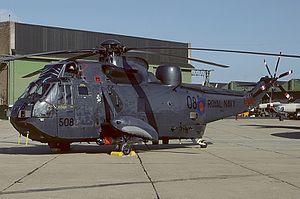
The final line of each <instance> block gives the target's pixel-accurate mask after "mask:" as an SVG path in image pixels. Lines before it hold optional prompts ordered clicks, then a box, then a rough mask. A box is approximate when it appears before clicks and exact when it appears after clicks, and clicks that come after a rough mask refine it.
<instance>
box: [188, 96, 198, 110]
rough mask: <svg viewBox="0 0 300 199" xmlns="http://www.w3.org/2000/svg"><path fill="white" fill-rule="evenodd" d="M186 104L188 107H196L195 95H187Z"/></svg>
mask: <svg viewBox="0 0 300 199" xmlns="http://www.w3.org/2000/svg"><path fill="white" fill-rule="evenodd" d="M186 105H187V107H188V108H189V109H197V99H196V98H195V97H191V96H187V97H186Z"/></svg>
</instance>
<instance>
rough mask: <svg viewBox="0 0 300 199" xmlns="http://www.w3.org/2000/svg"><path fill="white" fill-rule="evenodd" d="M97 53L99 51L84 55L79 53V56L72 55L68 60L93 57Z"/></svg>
mask: <svg viewBox="0 0 300 199" xmlns="http://www.w3.org/2000/svg"><path fill="white" fill-rule="evenodd" d="M97 53H98V51H94V52H88V53H84V54H82V55H77V56H74V57H70V58H68V59H67V61H74V60H77V59H83V58H86V57H91V56H93V55H96V54H97Z"/></svg>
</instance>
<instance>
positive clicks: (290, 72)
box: [277, 70, 293, 79]
mask: <svg viewBox="0 0 300 199" xmlns="http://www.w3.org/2000/svg"><path fill="white" fill-rule="evenodd" d="M292 73H293V70H289V71H287V72H285V73H282V74H280V75H279V76H278V78H277V79H280V78H282V77H285V76H287V75H290V74H292Z"/></svg>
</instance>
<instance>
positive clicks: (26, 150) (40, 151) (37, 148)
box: [0, 143, 212, 155]
mask: <svg viewBox="0 0 300 199" xmlns="http://www.w3.org/2000/svg"><path fill="white" fill-rule="evenodd" d="M208 144H212V143H208ZM189 147H200V146H199V145H197V144H159V145H144V144H140V145H135V146H134V149H135V151H136V152H138V153H145V152H147V151H157V150H167V149H174V148H189ZM114 149H115V146H114V145H104V146H98V145H95V144H91V145H79V144H72V145H71V150H70V151H69V152H67V153H110V152H111V151H113V150H114ZM166 152H167V151H166ZM169 152H173V151H169ZM174 153H175V152H174ZM176 153H177V152H176ZM178 153H179V152H178ZM180 153H183V152H180ZM0 154H12V155H15V154H24V155H49V154H53V152H51V150H50V148H49V147H48V145H46V144H45V145H41V144H38V145H32V144H30V145H28V146H24V145H16V146H12V147H0Z"/></svg>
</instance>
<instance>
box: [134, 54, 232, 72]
mask: <svg viewBox="0 0 300 199" xmlns="http://www.w3.org/2000/svg"><path fill="white" fill-rule="evenodd" d="M131 52H135V53H146V54H154V55H162V56H167V57H175V58H179V59H187V60H191V61H195V62H200V63H203V64H208V65H212V66H218V67H222V68H228V67H230V66H228V65H224V64H218V63H215V62H211V61H206V60H202V59H195V58H191V57H182V56H178V55H170V54H166V53H159V52H150V51H144V50H131Z"/></svg>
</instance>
